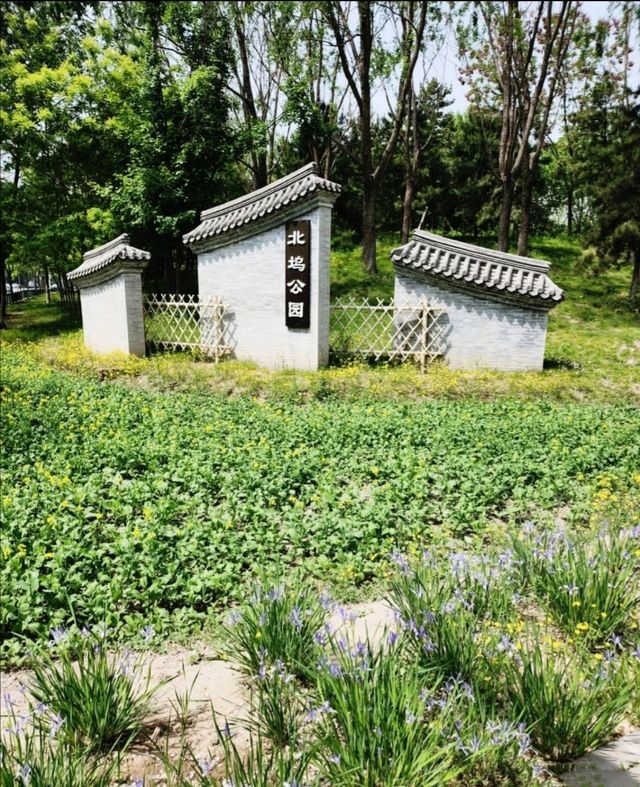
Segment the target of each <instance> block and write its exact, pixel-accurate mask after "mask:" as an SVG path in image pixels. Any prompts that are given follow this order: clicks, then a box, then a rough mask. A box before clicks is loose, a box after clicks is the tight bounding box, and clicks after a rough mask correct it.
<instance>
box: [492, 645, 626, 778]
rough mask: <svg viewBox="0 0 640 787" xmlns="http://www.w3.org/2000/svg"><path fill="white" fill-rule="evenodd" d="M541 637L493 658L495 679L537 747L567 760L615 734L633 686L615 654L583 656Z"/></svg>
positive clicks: (554, 757)
mask: <svg viewBox="0 0 640 787" xmlns="http://www.w3.org/2000/svg"><path fill="white" fill-rule="evenodd" d="M541 640H542V636H541V635H540V634H538V635H537V636H534V637H532V639H531V641H529V642H527V643H526V644H525V646H524V647H522V648H521V649H517V648H515V647H511V646H507V647H503V649H502V654H503V655H502V657H501V658H499V659H497V660H494V661H493V662H492V667H493V671H494V680H495V681H496V686H500V692H501V693H502V698H503V700H504V702H505V703H506V710H507V713H508V715H509V716H510V718H514V719H521V720H522V721H523V722H524V723H525V724H526V725H527V727H528V729H529V733H530V735H531V740H532V743H533V745H534V747H535V748H536V749H537V751H539V752H540V753H541V754H543V755H544V756H545V757H548V758H549V759H551V760H554V761H556V762H560V763H562V762H568V761H569V760H572V759H575V758H577V757H580V756H581V755H582V754H584V752H586V751H588V750H589V749H593V748H595V747H597V746H600V745H602V744H603V743H606V742H607V741H608V740H609V739H610V738H611V737H612V735H613V733H614V730H615V728H616V727H617V725H618V724H619V723H620V722H621V721H622V719H623V718H624V714H625V711H626V708H627V706H628V704H629V701H630V699H631V696H632V692H633V689H632V685H631V684H630V683H627V682H625V681H624V680H623V676H622V672H621V670H620V665H619V662H617V661H616V660H615V659H614V658H613V655H611V656H610V660H609V661H606V660H605V659H602V660H596V661H587V660H582V661H581V660H580V658H579V657H578V656H576V655H573V654H571V653H569V652H567V651H562V650H560V651H558V650H554V651H553V652H547V651H546V650H545V648H544V647H543V645H542V644H541ZM585 659H586V657H585Z"/></svg>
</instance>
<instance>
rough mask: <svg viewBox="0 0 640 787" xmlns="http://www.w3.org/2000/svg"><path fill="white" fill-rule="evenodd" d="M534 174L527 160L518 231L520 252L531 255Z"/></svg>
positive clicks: (520, 253) (524, 169)
mask: <svg viewBox="0 0 640 787" xmlns="http://www.w3.org/2000/svg"><path fill="white" fill-rule="evenodd" d="M532 183H533V176H532V173H531V170H530V169H529V165H528V164H527V163H526V162H525V165H524V167H523V168H522V194H521V197H520V211H521V212H520V231H519V233H518V254H519V255H520V256H521V257H528V256H529V229H530V227H531V197H532V193H531V188H532Z"/></svg>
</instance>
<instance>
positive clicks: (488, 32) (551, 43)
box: [460, 0, 578, 255]
mask: <svg viewBox="0 0 640 787" xmlns="http://www.w3.org/2000/svg"><path fill="white" fill-rule="evenodd" d="M475 7H476V8H477V11H478V12H479V17H478V16H477V14H476V13H474V16H473V22H472V25H471V26H467V27H466V28H463V30H464V34H463V36H462V37H461V41H460V43H461V49H462V50H464V53H465V55H466V56H467V64H466V68H465V75H466V77H467V78H468V79H469V80H470V81H471V85H472V90H471V94H470V97H471V99H472V101H474V102H475V103H476V104H479V105H486V103H487V99H489V101H491V102H495V100H496V98H497V99H498V103H499V107H500V111H501V118H502V125H501V132H500V145H499V148H498V171H499V176H500V184H501V190H502V201H501V210H500V219H499V226H498V247H499V248H500V249H501V250H502V251H508V248H509V234H510V232H509V231H510V225H511V212H512V208H513V200H514V193H515V186H516V183H517V181H518V180H519V181H520V194H521V204H520V208H521V209H520V230H519V234H518V253H519V254H524V255H526V254H527V253H528V247H529V227H530V212H531V196H532V185H533V182H534V179H535V176H536V173H537V170H538V166H539V162H540V155H541V153H542V151H543V149H544V147H545V145H546V144H547V135H548V131H549V126H550V118H551V110H552V107H553V103H554V99H555V98H556V95H557V90H558V85H559V79H560V75H561V72H562V69H563V66H564V64H565V60H566V57H567V52H568V50H569V46H570V43H571V40H572V36H573V32H574V29H575V27H576V23H577V20H578V3H577V2H575V0H563V2H561V3H556V2H553V0H545V1H544V2H543V1H542V0H539V1H538V2H536V3H528V4H526V3H520V2H518V1H517V0H506V1H503V2H492V1H488V0H481V1H479V2H477V3H476V4H475ZM479 21H481V22H482V24H478V22H479ZM472 42H473V43H475V47H474V46H473V43H472ZM472 47H473V48H472Z"/></svg>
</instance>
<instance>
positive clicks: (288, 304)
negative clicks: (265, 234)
mask: <svg viewBox="0 0 640 787" xmlns="http://www.w3.org/2000/svg"><path fill="white" fill-rule="evenodd" d="M285 232H286V237H285V319H286V324H287V328H308V327H309V316H310V315H309V310H310V307H311V298H310V297H309V295H310V292H309V291H310V289H311V271H310V266H311V222H310V221H288V222H287V225H286V227H285Z"/></svg>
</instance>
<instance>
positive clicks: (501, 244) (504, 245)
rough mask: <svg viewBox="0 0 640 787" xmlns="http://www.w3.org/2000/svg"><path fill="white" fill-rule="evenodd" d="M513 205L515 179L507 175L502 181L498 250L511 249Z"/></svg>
mask: <svg viewBox="0 0 640 787" xmlns="http://www.w3.org/2000/svg"><path fill="white" fill-rule="evenodd" d="M512 205H513V180H512V179H511V177H509V176H507V177H505V178H504V179H503V181H502V205H501V206H500V223H499V225H498V250H499V251H509V230H510V228H511V207H512Z"/></svg>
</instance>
